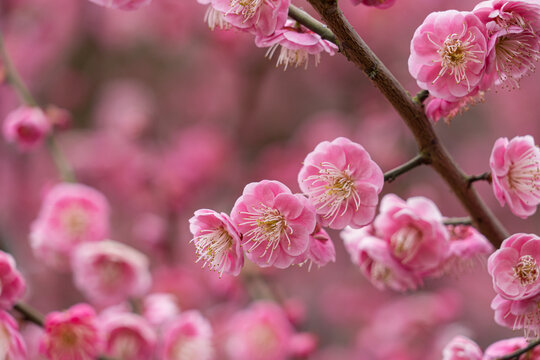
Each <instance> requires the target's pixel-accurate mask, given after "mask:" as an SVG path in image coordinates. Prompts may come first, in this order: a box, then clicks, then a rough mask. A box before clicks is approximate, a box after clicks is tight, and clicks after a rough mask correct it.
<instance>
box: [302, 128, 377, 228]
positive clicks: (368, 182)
mask: <svg viewBox="0 0 540 360" xmlns="http://www.w3.org/2000/svg"><path fill="white" fill-rule="evenodd" d="M298 183H299V185H300V189H302V191H303V192H304V193H305V194H306V195H307V196H308V197H309V200H310V201H311V202H312V203H313V205H314V206H315V209H316V212H317V214H318V215H319V216H318V218H319V222H320V224H321V225H322V226H328V227H330V228H332V229H343V228H344V227H345V226H347V225H349V226H351V227H354V228H359V227H362V226H364V225H367V224H369V223H370V222H371V221H372V220H373V218H374V217H375V210H376V206H377V203H378V202H379V197H378V195H379V193H380V192H381V190H382V187H383V184H384V175H383V172H382V170H381V169H380V167H379V166H378V165H377V164H376V163H375V162H374V161H373V160H371V157H370V156H369V154H368V152H367V151H366V150H365V149H364V148H363V147H362V146H361V145H359V144H357V143H354V142H352V141H351V140H349V139H347V138H344V137H339V138H337V139H335V140H334V141H332V142H329V141H323V142H321V143H320V144H318V145H317V146H316V147H315V149H314V150H313V151H312V152H311V153H309V154H308V155H307V156H306V159H305V160H304V165H303V166H302V169H301V170H300V172H299V173H298Z"/></svg>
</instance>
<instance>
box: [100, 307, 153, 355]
mask: <svg viewBox="0 0 540 360" xmlns="http://www.w3.org/2000/svg"><path fill="white" fill-rule="evenodd" d="M99 326H100V331H101V334H102V336H103V338H104V339H103V340H104V353H105V355H107V356H110V357H112V358H114V359H122V360H147V359H151V358H152V356H153V354H154V348H155V346H156V341H157V334H156V332H155V330H154V329H153V328H152V327H151V326H150V324H149V323H148V322H147V321H146V320H145V319H144V318H143V317H141V316H140V315H137V314H133V313H127V312H124V313H123V312H119V313H112V314H105V315H102V316H100V317H99Z"/></svg>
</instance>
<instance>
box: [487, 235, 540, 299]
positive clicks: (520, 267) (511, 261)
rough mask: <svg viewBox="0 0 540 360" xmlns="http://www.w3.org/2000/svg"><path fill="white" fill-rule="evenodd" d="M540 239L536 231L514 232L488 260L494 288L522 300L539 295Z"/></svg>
mask: <svg viewBox="0 0 540 360" xmlns="http://www.w3.org/2000/svg"><path fill="white" fill-rule="evenodd" d="M538 264H540V238H539V237H538V236H536V235H534V234H514V235H512V236H510V237H509V238H508V239H506V240H504V241H503V243H502V244H501V248H500V249H498V250H497V251H495V252H494V253H493V254H492V255H491V256H490V257H489V259H488V272H489V274H490V275H491V276H492V278H493V288H494V289H495V291H496V292H497V293H498V294H499V295H501V296H502V297H504V298H505V299H507V300H523V299H528V298H531V297H533V296H536V295H539V294H540V279H538V275H539V274H540V270H539V269H538Z"/></svg>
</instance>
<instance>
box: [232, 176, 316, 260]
mask: <svg viewBox="0 0 540 360" xmlns="http://www.w3.org/2000/svg"><path fill="white" fill-rule="evenodd" d="M231 218H232V220H233V223H234V224H236V225H237V226H238V229H239V230H240V233H241V234H242V236H243V240H242V241H243V243H242V245H243V246H244V250H245V251H246V255H247V257H248V258H249V259H250V260H251V261H253V262H254V263H256V264H257V265H259V266H261V267H268V266H275V267H278V268H286V267H288V266H289V265H291V264H292V263H294V262H295V260H296V259H297V257H299V256H301V255H303V254H304V253H305V252H306V251H307V250H308V247H309V236H310V234H311V233H312V232H313V230H314V229H315V223H316V220H315V211H314V210H313V207H312V206H311V204H309V202H308V200H307V199H306V198H305V197H303V196H302V195H299V194H296V195H293V194H292V192H291V190H290V189H289V188H288V187H286V186H285V185H283V184H282V183H280V182H279V181H270V180H263V181H261V182H258V183H250V184H248V185H246V187H245V188H244V192H243V193H242V196H241V197H240V198H239V199H238V200H236V203H235V204H234V207H233V209H232V212H231Z"/></svg>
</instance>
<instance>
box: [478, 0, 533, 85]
mask: <svg viewBox="0 0 540 360" xmlns="http://www.w3.org/2000/svg"><path fill="white" fill-rule="evenodd" d="M473 13H474V14H475V15H476V16H477V17H478V18H479V19H480V20H481V21H482V22H483V23H484V24H486V28H487V31H488V35H489V36H490V40H489V44H488V53H489V55H488V63H489V64H488V68H490V72H491V77H495V78H497V81H496V82H497V83H499V84H501V83H505V82H508V83H509V84H510V85H511V86H516V87H517V86H519V84H518V81H519V80H520V79H521V78H522V77H523V76H524V75H525V74H527V73H529V72H532V71H534V70H535V68H536V62H537V61H538V59H540V38H539V37H538V36H539V31H540V4H539V3H538V2H536V1H514V0H510V1H509V0H489V1H482V2H481V3H479V4H478V5H476V7H475V8H474V9H473Z"/></svg>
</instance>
